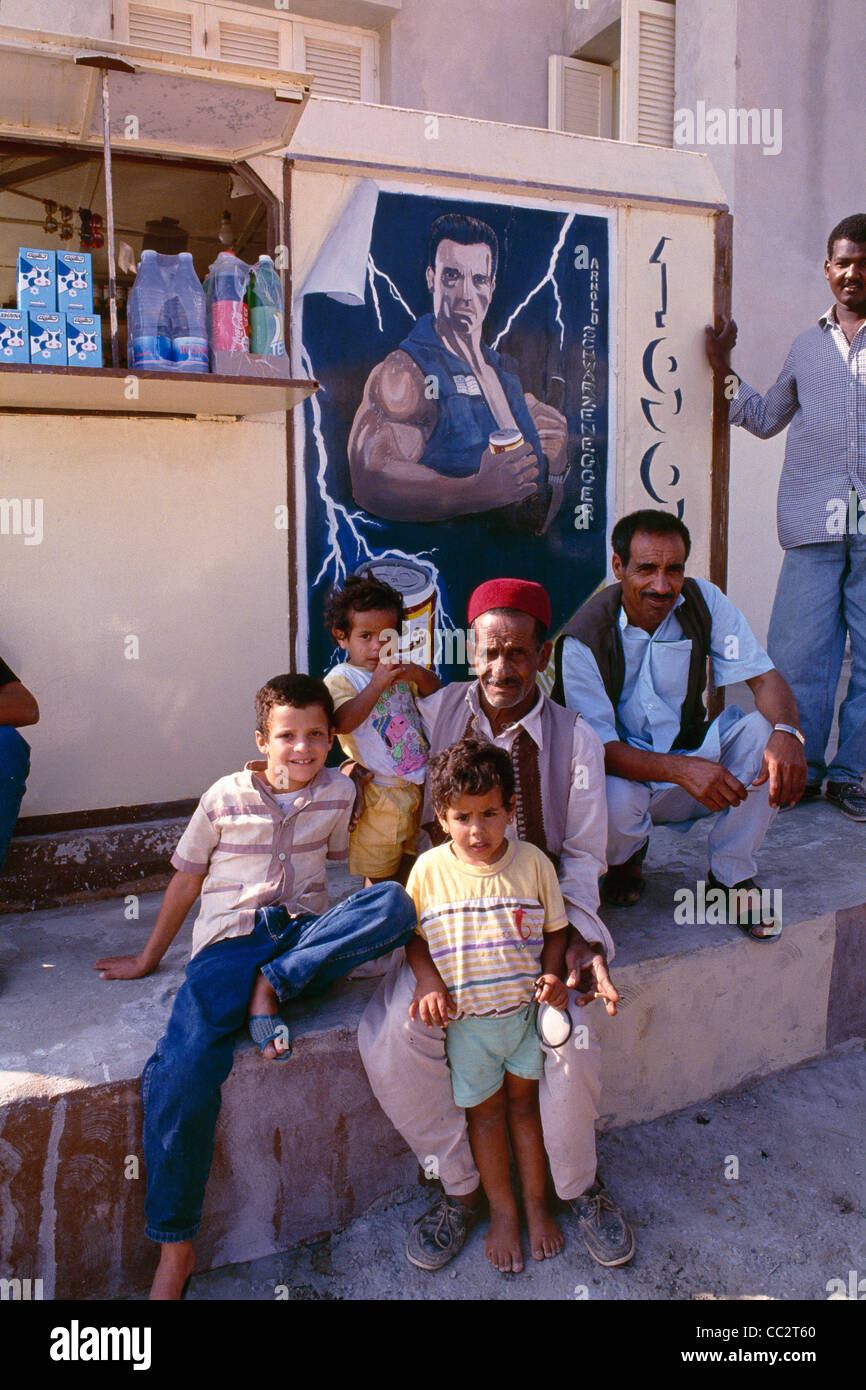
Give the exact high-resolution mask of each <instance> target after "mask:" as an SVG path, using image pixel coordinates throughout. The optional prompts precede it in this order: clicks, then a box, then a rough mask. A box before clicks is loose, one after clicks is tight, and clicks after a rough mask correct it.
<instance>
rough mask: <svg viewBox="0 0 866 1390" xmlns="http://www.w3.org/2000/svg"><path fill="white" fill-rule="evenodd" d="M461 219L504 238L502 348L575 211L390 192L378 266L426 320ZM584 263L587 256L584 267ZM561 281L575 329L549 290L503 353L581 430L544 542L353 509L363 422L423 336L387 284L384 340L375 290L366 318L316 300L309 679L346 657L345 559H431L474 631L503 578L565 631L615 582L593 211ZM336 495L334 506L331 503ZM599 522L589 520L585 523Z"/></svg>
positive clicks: (311, 363)
mask: <svg viewBox="0 0 866 1390" xmlns="http://www.w3.org/2000/svg"><path fill="white" fill-rule="evenodd" d="M450 211H461V212H465V213H467V214H469V215H470V216H473V217H478V218H481V219H483V220H484V221H485V222H488V223H489V224H490V225H491V226H492V227H493V228H494V230H495V231H496V233H497V236H498V237H499V245H500V262H499V269H498V272H497V276H496V290H495V293H494V296H493V300H492V302H491V305H490V309H489V311H488V314H487V318H486V320H485V324H484V329H483V337H484V340H485V342H487V343H488V344H492V342H493V340H494V338H495V337H496V336H497V335H498V334H499V332H500V331H501V330H502V328H503V327H504V326H505V323H506V321H507V320H508V317H509V315H510V314H511V313H512V312H513V311H514V310H515V309H516V308H517V306H518V305H519V304H520V303H521V301H523V300H524V299H525V298H526V297H527V296H528V295H529V294H530V293H531V291H532V290H533V288H534V287H536V286H538V285H539V283H540V282H541V281H543V280H544V277H545V275H546V274H547V272H548V268H549V265H550V260H551V255H552V252H553V250H554V247H555V246H556V243H557V239H558V237H559V235H560V233H561V231H562V227H563V224H564V222H565V220H566V218H567V216H568V214H567V213H564V212H562V211H561V210H557V211H546V210H543V209H534V208H525V207H512V206H508V205H504V204H500V203H478V202H461V201H455V200H454V199H450V198H449V199H445V198H432V197H418V196H415V195H412V194H397V193H380V195H379V200H378V205H377V210H376V215H375V220H374V224H373V235H372V240H371V246H370V255H371V257H372V260H373V262H374V264H375V266H376V268H377V269H378V270H379V271H381V272H384V274H385V275H387V276H389V277H390V279H391V280H392V281H393V282H394V285H395V287H396V289H397V290H398V291H399V294H400V295H401V296H402V298H403V299H404V300H405V301H406V303H407V304H408V306H409V308H410V309H411V311H412V313H413V314H415V315H416V317H420V316H421V315H422V314H426V313H429V312H430V310H431V308H432V303H431V295H430V292H429V290H428V289H427V285H426V281H425V276H424V272H425V268H426V260H427V256H426V248H427V235H428V231H429V228H430V224H431V223H432V222H433V220H434V219H435V218H436V217H438V216H439V215H440V214H441V213H443V212H450ZM582 246H583V247H586V248H587V256H588V260H589V263H590V265H591V264H592V262H593V260H594V261H595V262H596V263H597V266H596V268H597V274H596V276H595V281H594V283H595V285H596V287H597V302H596V306H595V307H596V312H597V315H598V323H597V326H596V327H595V329H594V341H593V348H594V359H593V363H592V365H591V367H588V365H587V359H586V357H585V354H584V342H583V334H584V329H585V327H586V326H587V325H589V324H590V283H591V271H590V269H589V268H577V267H576V265H575V258H576V251H577V248H579V247H582ZM582 259H583V257H582V255H579V256H578V260H582ZM554 274H555V279H556V284H557V287H558V293H559V297H560V300H561V306H562V307H561V320H562V323H563V325H564V332H563V333H561V330H560V325H559V323H558V322H557V318H556V314H557V304H556V297H555V295H554V292H553V290H552V288H551V285H550V284H549V283H548V284H545V285H544V286H543V287H542V288H541V290H540V291H539V293H537V294H536V295H535V297H534V298H533V299H532V300H531V301H530V302H529V304H528V305H527V306H526V307H525V308H524V309H523V310H522V311H521V312H520V314H518V315H517V317H516V318H515V319H514V321H513V323H512V326H511V328H510V330H509V332H508V334H507V336H506V337H504V338H503V339H502V341H501V342H500V343H499V345H498V348H497V350H498V352H499V353H500V354H501V356H502V357H503V358H504V364H503V365H505V366H506V367H507V368H508V369H509V370H511V371H516V373H517V375H518V376H519V378H520V381H521V385H522V387H523V390H524V391H531V392H532V393H533V394H534V395H536V396H537V397H538V398H539V400H543V401H551V402H552V403H553V404H555V405H556V406H557V408H558V409H559V410H561V412H562V413H563V414H564V415H565V416H566V418H567V420H568V427H569V445H568V457H569V459H570V460H571V462H572V468H571V473H570V475H569V478H568V481H567V484H566V492H565V496H564V499H563V503H562V507H561V508H560V511H559V515H558V517H557V518H556V520H555V521H554V522H553V524H552V526H551V528H550V529H549V531H548V532H547V533H546V534H545V535H543V536H534V535H531V534H526V533H522V532H516V531H514V530H506V529H505V528H504V527H503V526H502V525H501V523H498V522H497V520H496V519H495V518H488V519H487V520H485V518H484V517H471V518H460V519H458V520H455V521H447V522H445V521H441V522H426V523H401V522H396V521H382V520H381V519H379V518H375V517H372V516H370V515H368V514H367V513H365V512H361V511H360V510H359V508H358V507H357V505H356V504H355V502H354V500H353V498H352V493H351V488H350V482H349V466H348V459H347V453H346V447H347V441H348V436H349V431H350V429H351V425H352V420H353V419H354V416H355V412H356V411H357V409H358V405H359V403H360V400H361V397H362V394H363V389H364V385H365V382H366V379H367V377H368V375H369V373H370V371H371V370H372V368H373V367H374V366H375V365H376V364H377V363H378V362H380V361H381V360H382V359H383V358H384V357H385V356H386V355H387V353H389V352H390V351H392V350H393V349H394V348H396V347H397V346H398V345H399V343H400V342H401V340H402V339H403V338H404V337H405V336H406V334H407V332H408V331H409V329H410V328H411V327H412V320H411V318H410V317H409V315H408V314H407V312H406V310H405V308H403V306H402V305H401V304H400V303H399V301H398V300H397V299H396V298H395V297H394V296H393V295H392V293H391V292H390V290H389V288H388V285H387V283H386V281H385V280H384V279H383V278H382V277H381V276H377V277H376V278H375V285H376V289H377V294H378V304H379V313H380V314H381V319H382V327H381V329H380V326H379V317H378V315H377V312H376V307H375V305H374V300H373V295H372V292H371V289H370V286H369V284H368V285H367V290H366V297H365V302H364V305H363V307H362V306H360V305H357V306H348V305H344V304H340V303H338V302H337V301H335V300H333V299H331V298H330V297H329V296H327V295H325V294H311V295H307V296H306V298H305V300H304V314H303V346H304V350H305V353H306V355H307V360H306V362H305V366H306V368H307V370H309V371H310V372H311V374H312V375H314V376H315V377H316V378H317V379H318V380H319V382H320V383H321V389H320V391H319V393H318V396H317V398H316V406H315V407H314V406H313V404H312V402H311V401H307V402H306V403H305V405H304V407H303V409H304V411H305V424H306V431H305V448H304V460H303V462H304V472H305V477H306V540H307V586H308V599H309V651H308V660H309V666H308V669H309V670H310V671H311V672H313V673H314V674H318V673H319V672H322V671H324V670H326V669H327V667H328V666H329V665H330V664H331V661H332V658H333V655H334V649H333V644H332V642H331V639H330V637H329V635H328V634H326V632H325V630H324V626H323V623H322V608H323V602H324V599H325V596H326V594H327V591H328V589H329V588H330V586H331V584H332V583H333V582H334V580H335V578H336V577H337V563H338V562H337V558H336V556H337V554H338V555H339V562H341V563H342V566H343V571H341V577H342V572H346V573H351V572H352V571H353V570H354V569H355V568H356V567H357V566H358V565H359V564H361V563H362V562H363V561H364V560H365V559H368V558H369V554H368V552H369V553H371V554H373V555H380V554H384V553H386V552H389V551H393V550H399V551H402V552H404V553H405V554H408V555H412V556H418V557H419V560H420V562H421V563H422V564H423V563H424V562H425V561H427V563H428V564H429V562H430V561H432V562H433V564H435V566H436V567H437V569H438V570H439V574H440V593H441V598H442V601H443V605H444V607H445V609H446V613H447V615H448V617H449V618H450V620H451V622H452V623H453V624H454V625H455V626H462V625H463V623H464V621H465V609H466V600H467V598H468V596H469V594H470V593H471V591H472V589H473V588H474V587H475V586H476V585H477V584H479V583H481V582H482V581H483V580H485V579H488V578H491V577H493V576H496V575H513V576H519V577H522V578H528V579H535V580H538V581H540V582H541V583H543V584H544V585H545V587H546V588H547V590H548V592H549V594H550V598H551V604H552V608H553V630H554V632H555V631H556V630H557V629H558V628H559V627H560V626H561V625H562V624H563V623H564V622H565V621H567V619H568V618H569V617H570V616H571V615H572V614H573V613H574V611H575V610H576V609H577V608H578V607H579V605H580V604H581V603H582V602H583V600H584V599H585V598H586V597H587V596H588V595H589V594H590V593H592V591H593V590H594V589H595V588H596V587H597V585H598V584H599V583H600V582H601V581H602V580H603V578H604V574H605V563H606V555H605V525H606V511H605V494H606V479H607V462H608V459H607V455H608V440H607V434H606V429H607V411H608V353H609V341H608V308H609V298H608V297H609V265H608V227H607V222H606V221H605V219H603V218H600V217H589V216H582V215H580V214H577V215H576V216H575V217H574V220H573V222H572V223H571V225H570V226H569V228H568V232H567V234H566V237H565V240H564V244H563V246H562V249H561V250H560V252H559V255H558V257H557V260H556V264H555V270H554ZM561 337H562V342H561V341H560V339H561ZM557 376H558V377H564V378H565V387H564V391H563V389H562V387H561V386H558V385H557V384H556V383H554V382H553V378H554V377H557ZM584 377H587V378H591V381H590V380H589V379H588V380H587V382H586V384H585V385H583V386H582V382H583V379H584ZM590 387H591V395H592V399H593V401H594V411H593V414H594V424H595V434H594V435H593V436H592V438H593V441H594V467H593V470H592V471H593V474H594V480H593V481H590V480H589V479H588V477H587V475H586V473H585V474H584V478H583V481H582V480H581V467H580V462H581V452H582V451H581V434H582V431H581V404H582V399H583V397H582V389H583V390H584V391H586V390H589V389H590ZM557 393H559V394H558V396H557ZM555 397H556V398H555ZM319 432H320V434H321V438H320V439H318V438H317V435H318V434H319ZM317 479H318V480H317ZM581 486H583V487H584V488H588V489H589V490H590V492H591V501H592V505H591V521H590V524H589V526H588V527H587V529H579V528H578V526H577V525H576V524H575V523H576V520H577V519H578V518H576V514H575V508H577V507H579V506H580V504H581V501H584V502H585V501H587V499H588V494H587V492H586V491H584V493H583V496H581ZM323 488H324V490H325V491H326V492H327V495H328V498H329V499H330V501H328V500H326V499H325V498H324V497H323V496H322V491H323ZM587 519H588V518H587V517H586V516H584V518H583V520H584V521H586V520H587ZM359 538H360V539H359ZM442 674H443V677H444V679H446V680H448V679H455V678H458V679H459V678H463V677H465V674H466V672H465V670H462V669H460V670H455V669H454V668H453V667H452V668H451V669H450V670H449V671H446V672H443V673H442Z"/></svg>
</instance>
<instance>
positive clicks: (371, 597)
mask: <svg viewBox="0 0 866 1390" xmlns="http://www.w3.org/2000/svg"><path fill="white" fill-rule="evenodd" d="M371 608H392V609H393V610H394V614H395V616H396V619H397V621H396V622H395V624H394V626H395V628H397V629H398V631H399V629H400V628H401V627H402V626H403V596H402V594H399V593H398V592H397V590H396V589H392V588H391V585H390V584H384V583H383V582H382V580H381V579H374V578H373V576H372V575H371V574H370V573H369V572H368V573H367V574H350V575H349V577H348V578H347V579H346V581H345V583H344V584H343V587H342V589H337V588H333V589H332V590H331V592H330V593H329V594H328V597H327V599H326V601H325V627H326V628H327V629H328V631H329V632H339V634H340V636H341V637H348V636H349V633H350V632H351V631H352V614H353V613H369V612H370V610H371Z"/></svg>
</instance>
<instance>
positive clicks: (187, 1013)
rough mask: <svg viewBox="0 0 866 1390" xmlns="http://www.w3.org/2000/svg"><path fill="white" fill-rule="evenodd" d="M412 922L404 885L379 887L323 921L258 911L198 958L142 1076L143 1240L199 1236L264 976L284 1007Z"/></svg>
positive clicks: (380, 949) (385, 946)
mask: <svg viewBox="0 0 866 1390" xmlns="http://www.w3.org/2000/svg"><path fill="white" fill-rule="evenodd" d="M415 922H416V915H415V906H414V904H413V902H412V899H411V898H410V897H409V896H408V894H407V893H405V892H404V890H403V889H402V888H401V887H400V886H399V884H396V883H377V884H374V885H373V887H372V888H362V889H361V891H360V892H358V893H353V894H352V896H351V897H349V898H346V900H345V901H344V902H341V903H338V904H337V906H336V907H332V908H331V910H330V911H329V912H326V913H324V914H323V915H322V916H321V917H313V916H312V915H311V914H309V913H307V914H304V915H302V916H298V917H289V915H288V913H287V912H286V910H285V908H282V907H266V908H261V909H260V910H259V911H258V912H257V913H256V921H255V927H254V929H253V931H252V932H250V933H249V935H247V936H235V937H230V938H229V939H228V940H227V941H218V942H215V943H214V945H212V946H206V947H205V948H204V950H202V951H200V952H199V953H198V955H196V956H193V958H192V960H191V961H190V962H189V964H188V966H187V967H186V979H185V981H184V983H183V984H182V985H181V987H180V989H179V990H178V992H177V997H176V998H175V1001H174V1008H173V1009H172V1012H171V1018H170V1019H169V1021H168V1027H167V1028H166V1031H165V1036H164V1037H163V1038H162V1039H161V1041H160V1042H159V1044H158V1045H157V1049H156V1052H155V1053H154V1054H153V1056H152V1057H151V1058H150V1059H149V1060H148V1061H147V1062H146V1063H145V1067H144V1071H143V1072H142V1076H141V1099H142V1105H143V1107H144V1161H145V1165H146V1167H147V1196H146V1198H145V1207H144V1210H145V1218H146V1223H147V1224H146V1226H145V1234H146V1235H148V1236H149V1237H150V1239H151V1240H157V1241H160V1242H163V1243H169V1242H173V1241H179V1240H192V1238H193V1236H194V1235H195V1233H196V1231H197V1230H198V1227H199V1222H200V1221H201V1210H202V1204H203V1201H204V1190H205V1185H206V1183H207V1178H208V1173H209V1172H210V1165H211V1160H212V1158H213V1146H214V1131H215V1128H216V1122H217V1116H218V1114H219V1109H220V1087H221V1086H222V1083H223V1082H224V1081H225V1079H226V1077H227V1076H228V1074H229V1072H230V1071H231V1069H232V1059H233V1052H234V1033H235V1031H236V1030H237V1029H238V1028H240V1026H241V1025H242V1024H243V1022H244V1020H245V1018H246V1016H247V1006H248V1003H249V998H250V995H251V993H252V989H253V985H254V983H255V981H256V977H257V976H258V974H259V972H261V973H262V974H263V975H264V976H265V977H266V978H267V980H268V981H269V982H270V984H272V985H273V987H274V989H275V990H276V993H277V995H278V996H279V999H280V1001H281V1002H285V1001H286V1000H288V999H294V998H295V997H296V996H297V995H299V994H300V993H301V992H302V991H306V992H308V993H309V992H313V993H318V992H320V991H321V990H323V989H325V988H326V987H327V986H328V985H329V984H331V983H332V982H333V981H334V980H337V979H339V978H340V976H342V975H346V974H348V972H349V971H350V970H352V969H353V968H354V967H355V966H356V965H360V964H361V963H362V962H363V961H366V960H373V959H375V958H376V957H377V956H383V955H387V953H388V952H389V951H392V950H394V949H395V947H397V946H403V945H405V943H406V942H407V941H408V940H409V938H410V937H411V935H412V933H413V932H414V930H415ZM274 1065H282V1064H281V1063H280V1064H278V1063H274Z"/></svg>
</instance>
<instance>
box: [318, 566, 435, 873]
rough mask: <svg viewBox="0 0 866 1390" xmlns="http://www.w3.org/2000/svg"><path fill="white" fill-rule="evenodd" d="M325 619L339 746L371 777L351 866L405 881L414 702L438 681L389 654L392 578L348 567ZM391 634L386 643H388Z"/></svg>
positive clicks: (416, 808) (398, 612)
mask: <svg viewBox="0 0 866 1390" xmlns="http://www.w3.org/2000/svg"><path fill="white" fill-rule="evenodd" d="M325 623H326V626H327V627H328V628H329V630H330V632H331V634H332V636H333V638H334V641H335V642H336V643H337V645H338V646H339V647H341V648H342V650H343V651H344V652H345V653H346V660H345V661H344V662H342V663H341V664H340V665H339V666H335V667H333V668H332V669H331V670H330V671H329V672H328V673H327V675H326V676H325V684H326V685H327V687H328V689H329V690H330V692H331V695H332V696H333V700H334V706H335V708H336V716H335V725H336V729H337V737H338V738H339V740H340V746H341V748H342V749H343V752H344V753H345V754H346V756H347V757H348V758H351V759H352V761H353V762H355V763H358V764H359V765H360V766H361V767H362V768H364V769H366V771H367V772H370V773H372V778H371V780H369V781H368V782H366V783H365V785H364V810H363V812H362V814H361V818H360V820H359V821H358V824H357V825H356V827H355V829H354V830H353V831H352V834H351V837H350V839H349V873H350V874H361V875H363V877H364V882H365V885H367V886H369V885H370V884H371V883H381V882H382V881H383V880H384V879H392V878H394V879H397V880H398V882H400V883H405V881H406V875H407V873H408V871H409V868H410V861H411V858H413V857H414V855H415V853H416V851H417V848H418V829H419V825H420V821H421V803H422V800H423V786H424V777H425V775H426V770H427V749H428V744H427V740H426V738H425V737H424V732H423V729H422V725H421V715H420V713H419V712H418V706H417V704H416V703H415V701H416V699H417V697H418V696H424V695H432V693H433V691H434V690H439V688H440V686H441V682H440V680H439V679H438V677H437V676H436V675H434V673H433V672H432V671H428V670H427V668H426V667H425V666H419V665H417V664H416V663H415V662H411V661H410V662H400V661H397V660H395V659H393V658H391V657H389V656H388V655H387V651H388V647H389V645H390V646H391V647H392V648H393V647H394V646H396V640H397V636H398V634H399V633H400V631H401V628H402V624H403V600H402V598H401V596H400V594H398V593H397V590H396V589H392V588H391V586H390V584H383V583H382V582H381V581H380V580H378V579H373V578H371V577H368V576H365V575H361V574H350V575H349V577H348V579H347V580H346V582H345V584H344V586H343V588H342V590H340V589H335V590H333V592H332V593H331V595H330V598H329V600H328V604H327V608H326V610H325ZM389 636H390V643H389Z"/></svg>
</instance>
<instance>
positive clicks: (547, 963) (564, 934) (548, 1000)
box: [535, 927, 568, 1009]
mask: <svg viewBox="0 0 866 1390" xmlns="http://www.w3.org/2000/svg"><path fill="white" fill-rule="evenodd" d="M567 938H568V931H567V929H566V928H565V927H563V928H562V930H561V931H550V932H545V933H544V943H543V945H542V947H541V975H540V976H539V979H538V982H537V987H536V994H535V997H536V999H537V1000H538V1002H539V1004H551V1005H552V1006H553V1008H554V1009H564V1008H566V1007H567V1005H568V990H567V989H566V988H565V985H564V984H563V983H562V977H563V975H564V974H565V944H566V940H567Z"/></svg>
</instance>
